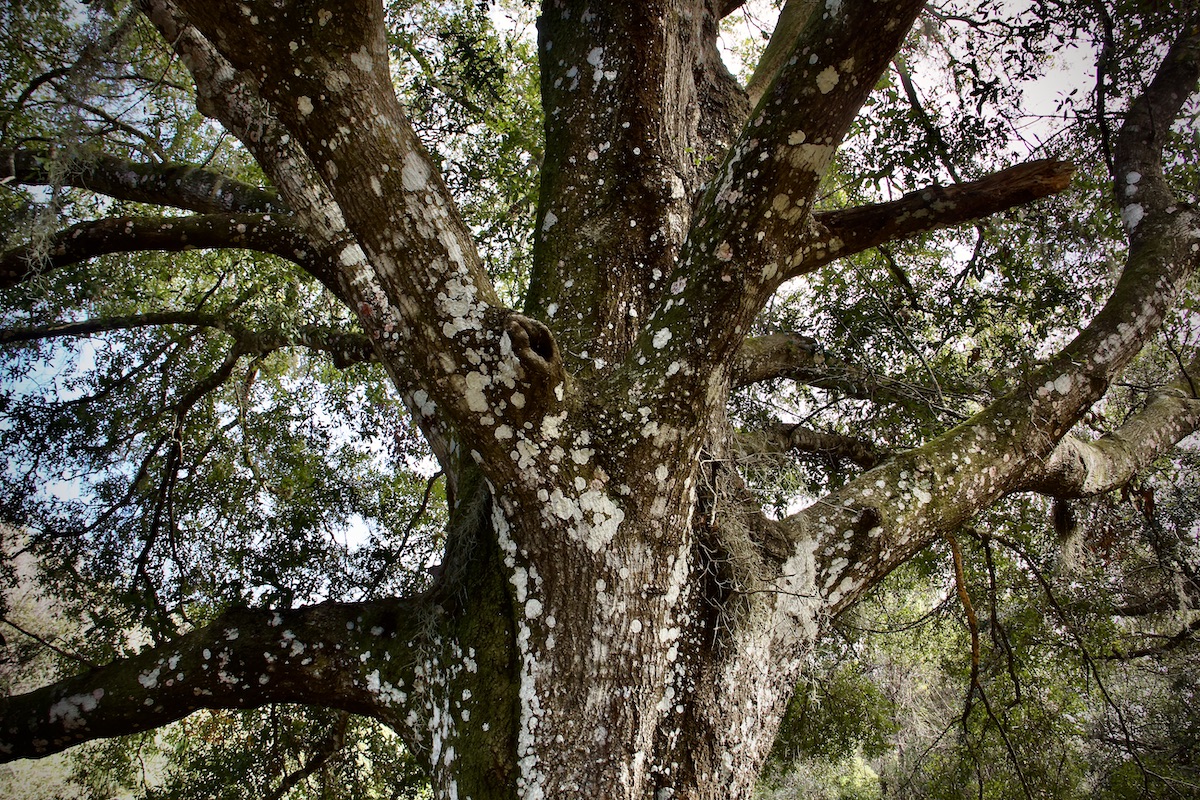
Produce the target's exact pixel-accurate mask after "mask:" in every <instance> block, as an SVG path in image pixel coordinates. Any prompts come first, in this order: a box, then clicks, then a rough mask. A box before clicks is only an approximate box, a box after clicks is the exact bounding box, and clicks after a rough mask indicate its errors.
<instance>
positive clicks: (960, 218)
mask: <svg viewBox="0 0 1200 800" xmlns="http://www.w3.org/2000/svg"><path fill="white" fill-rule="evenodd" d="M1074 172H1075V167H1074V165H1072V164H1070V163H1068V162H1064V161H1056V160H1054V159H1043V160H1039V161H1029V162H1026V163H1024V164H1018V165H1016V166H1013V167H1008V168H1007V169H1002V170H1000V171H998V172H994V173H992V174H991V175H988V176H987V177H985V178H981V179H979V180H977V181H970V182H967V183H955V184H951V185H950V186H930V187H928V188H926V189H920V190H918V191H915V192H910V193H909V194H906V195H904V196H903V197H901V198H900V199H899V200H893V201H891V202H888V203H877V204H873V205H867V206H859V207H857V208H848V209H844V210H840V211H824V212H819V213H817V214H816V215H815V220H816V222H817V226H818V230H820V231H821V233H820V234H819V235H817V236H816V237H815V238H814V239H813V241H812V242H811V244H810V247H809V249H808V250H807V251H806V252H807V257H806V258H805V259H803V260H801V261H799V262H796V263H794V264H793V266H792V267H791V269H790V270H789V271H788V272H787V273H786V274H787V277H789V278H791V277H795V276H797V275H802V274H804V273H807V272H811V271H812V270H815V269H817V268H818V267H820V266H822V265H824V264H827V263H829V262H830V261H833V260H835V259H837V258H843V257H845V256H849V255H853V254H854V253H860V252H862V251H864V250H868V249H870V248H872V247H877V246H879V245H881V244H887V243H888V242H894V241H898V240H901V239H908V238H912V237H913V236H917V235H920V234H922V233H929V232H930V231H935V230H939V229H941V228H949V227H952V226H954V225H959V224H961V223H964V222H971V221H973V220H977V219H981V218H983V217H987V216H991V215H992V214H998V213H1000V212H1002V211H1007V210H1009V209H1011V208H1016V207H1018V206H1023V205H1026V204H1028V203H1030V202H1032V201H1034V200H1039V199H1041V198H1043V197H1048V196H1050V195H1053V194H1058V193H1059V192H1062V191H1064V190H1065V189H1066V188H1067V186H1068V185H1069V184H1070V182H1071V175H1073V174H1074Z"/></svg>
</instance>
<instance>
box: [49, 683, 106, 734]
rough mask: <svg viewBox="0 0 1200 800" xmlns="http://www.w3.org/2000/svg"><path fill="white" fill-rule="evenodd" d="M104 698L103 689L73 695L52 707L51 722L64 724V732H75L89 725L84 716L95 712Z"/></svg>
mask: <svg viewBox="0 0 1200 800" xmlns="http://www.w3.org/2000/svg"><path fill="white" fill-rule="evenodd" d="M103 697H104V690H103V689H96V690H95V691H93V692H90V693H88V694H73V695H69V696H67V697H64V698H63V699H62V700H59V701H58V702H57V703H55V704H54V705H52V706H50V722H51V723H54V722H62V727H63V730H67V731H73V730H76V729H78V728H82V727H85V726H86V725H87V722H86V720H84V718H83V715H84V714H86V713H89V712H91V711H95V710H96V707H97V706H99V705H100V700H101V698H103Z"/></svg>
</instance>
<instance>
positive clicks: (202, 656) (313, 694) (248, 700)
mask: <svg viewBox="0 0 1200 800" xmlns="http://www.w3.org/2000/svg"><path fill="white" fill-rule="evenodd" d="M397 603H398V601H396V600H394V599H393V600H389V601H387V602H386V603H361V604H353V605H348V604H337V603H323V604H321V605H317V606H311V607H309V608H304V609H299V610H295V611H275V612H272V611H266V610H261V609H259V610H251V609H244V608H243V609H231V610H229V611H226V612H225V613H224V614H222V615H221V616H220V617H219V618H218V619H217V620H215V621H214V622H213V623H212V624H210V625H208V626H207V627H204V628H201V629H198V630H196V631H193V632H192V633H188V634H185V635H183V636H181V637H180V638H178V639H176V640H175V641H173V642H169V643H167V644H164V645H162V646H159V647H155V648H150V649H147V650H143V651H142V652H141V653H139V654H137V655H135V656H131V657H129V658H125V659H121V660H118V661H115V662H113V663H111V664H108V665H107V666H104V667H99V668H97V669H92V670H88V671H87V672H83V673H81V674H79V675H75V676H72V677H69V678H65V679H63V680H60V681H58V682H57V683H55V684H52V685H50V686H46V687H43V688H41V689H37V690H35V691H33V692H29V693H27V694H22V695H16V696H12V697H6V698H3V699H0V762H8V761H13V760H15V759H18V758H38V757H41V756H45V755H49V754H51V753H57V752H59V751H62V750H65V749H66V748H68V747H71V746H72V745H75V744H78V743H80V742H85V741H90V740H93V739H98V738H106V737H111V736H121V735H125V734H130V733H137V732H139V731H145V730H151V729H153V728H156V727H159V726H161V725H165V724H166V723H168V722H172V721H174V720H177V719H180V718H181V717H184V716H186V715H187V714H190V713H191V712H193V711H196V710H198V709H202V708H256V707H258V706H262V705H266V704H267V703H307V704H317V705H323V706H327V707H330V708H338V709H343V710H345V711H350V712H352V713H358V714H365V715H369V716H373V717H376V718H378V719H381V720H383V721H384V722H386V723H388V724H389V725H392V726H393V727H394V728H396V730H398V731H402V732H405V733H406V734H408V735H410V736H416V737H417V739H416V741H418V742H419V741H423V740H424V739H425V738H426V737H427V736H428V732H427V731H423V730H420V729H421V728H422V727H423V726H421V725H419V724H418V725H416V726H413V725H411V724H405V723H404V718H405V717H406V716H407V714H408V711H409V708H408V706H409V702H408V696H409V692H408V691H406V689H408V687H411V686H412V674H411V672H412V667H411V665H412V663H413V662H415V661H416V658H415V656H414V655H413V654H412V648H413V646H414V645H416V644H418V643H419V641H420V633H419V622H418V621H419V619H420V617H421V610H420V609H421V605H419V604H416V603H414V602H407V603H400V606H399V611H398V610H397ZM384 650H386V651H389V652H391V653H392V654H393V658H392V660H391V661H390V662H385V661H384V659H382V658H375V659H372V660H371V661H370V663H371V666H372V669H373V670H374V669H375V668H377V667H379V665H382V664H385V663H386V664H387V665H388V666H385V667H382V668H379V671H378V672H374V673H373V674H372V675H370V676H368V675H367V667H366V665H365V663H364V662H366V661H367V659H366V658H363V659H362V660H360V658H359V656H360V655H362V654H364V653H367V652H374V653H376V655H378V654H379V653H380V652H381V651H384ZM397 655H399V656H400V657H399V658H396V656H397ZM405 664H408V665H409V666H403V665H405ZM392 665H395V666H392ZM412 705H413V707H414V708H415V710H416V712H417V715H418V716H419V715H422V714H423V713H424V712H423V710H422V709H421V708H420V707H419V703H413V704H412Z"/></svg>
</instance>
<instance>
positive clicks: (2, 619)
mask: <svg viewBox="0 0 1200 800" xmlns="http://www.w3.org/2000/svg"><path fill="white" fill-rule="evenodd" d="M0 622H2V623H4V624H5V625H7V626H8V627H10V628H12V629H13V630H15V631H17V632H18V633H20V634H22V635H24V636H27V637H29V638H30V639H33V640H34V641H35V642H37V643H38V644H40V645H41V646H42V647H45V648H47V649H49V650H53V651H54V652H55V653H58V654H59V655H60V656H62V657H63V658H68V659H70V660H71V661H76V662H78V663H80V664H83V665H84V666H85V667H88V668H90V669H96V667H98V666H99V665H98V664H95V663H93V662H91V661H89V660H87V659H86V658H84V657H83V656H81V655H78V654H76V653H70V652H67V651H66V650H63V649H62V648H61V647H58V646H57V645H55V644H54V643H53V642H51V641H49V640H47V639H44V638H42V637H41V636H38V635H37V634H36V633H34V632H33V631H30V630H26V629H25V628H23V627H21V626H20V625H18V624H17V623H15V622H13V621H12V620H11V619H9V618H8V617H0Z"/></svg>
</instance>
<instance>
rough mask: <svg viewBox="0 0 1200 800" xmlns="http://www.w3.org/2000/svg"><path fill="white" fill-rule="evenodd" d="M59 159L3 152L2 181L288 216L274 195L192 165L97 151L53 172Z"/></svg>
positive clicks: (212, 210) (201, 209)
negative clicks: (149, 162) (146, 160)
mask: <svg viewBox="0 0 1200 800" xmlns="http://www.w3.org/2000/svg"><path fill="white" fill-rule="evenodd" d="M56 158H59V156H58V154H57V153H56V152H55V151H54V150H53V149H50V150H48V151H40V152H39V151H35V150H9V151H7V152H0V183H4V182H13V183H18V184H24V185H27V186H53V185H59V186H70V187H73V188H77V189H86V190H87V191H90V192H97V193H99V194H105V195H108V196H109V197H113V198H116V199H117V200H128V201H131V202H135V203H147V204H151V205H160V206H172V207H175V208H182V209H186V210H188V211H195V212H197V213H200V214H219V213H228V212H242V213H255V212H258V213H264V214H286V213H287V212H288V208H287V206H285V205H284V204H283V203H282V202H281V201H280V199H279V197H278V196H277V195H276V194H275V193H274V192H272V191H269V190H267V189H261V188H259V187H257V186H252V185H251V184H248V183H243V182H241V181H237V180H234V179H232V178H229V177H228V176H225V175H222V174H221V173H219V172H217V171H215V170H210V169H204V168H201V167H196V166H192V165H190V164H147V163H142V162H138V161H131V160H129V159H126V158H117V157H116V156H110V155H107V154H104V153H96V154H90V155H87V156H84V157H80V158H76V159H73V160H71V161H69V162H68V163H66V164H62V165H61V166H55V167H53V168H52V166H51V165H53V164H54V161H55V159H56Z"/></svg>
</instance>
